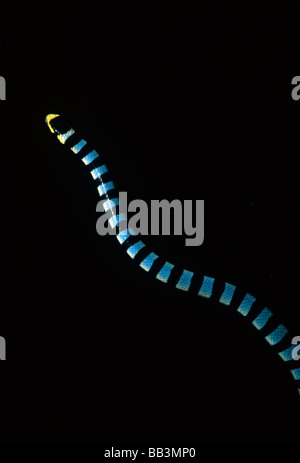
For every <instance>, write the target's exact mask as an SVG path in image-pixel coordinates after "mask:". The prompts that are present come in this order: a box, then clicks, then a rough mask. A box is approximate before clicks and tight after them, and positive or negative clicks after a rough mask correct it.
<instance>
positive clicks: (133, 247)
mask: <svg viewBox="0 0 300 463" xmlns="http://www.w3.org/2000/svg"><path fill="white" fill-rule="evenodd" d="M57 118H60V116H59V115H58V114H48V115H47V116H46V119H45V120H46V125H47V126H48V128H49V129H50V131H51V133H53V134H56V135H57V139H58V140H59V141H60V143H62V144H65V143H66V142H67V141H68V143H67V145H68V146H69V147H70V149H71V151H72V152H73V153H75V154H76V155H77V154H78V155H80V156H82V153H84V156H83V157H81V161H82V162H83V163H84V165H85V166H87V167H88V169H89V170H90V173H91V176H92V178H93V180H94V181H95V182H96V185H97V189H98V192H99V195H100V197H101V199H104V200H105V201H104V204H103V207H104V210H105V211H111V219H110V220H109V224H110V226H111V227H112V228H113V229H115V232H116V233H115V236H116V238H117V240H118V242H119V243H120V245H121V246H122V248H123V249H124V250H125V251H126V252H127V254H128V255H129V256H130V257H131V259H135V260H136V261H138V263H139V266H140V267H141V268H142V269H143V270H145V271H146V272H150V270H151V268H152V270H153V268H156V270H155V274H153V271H152V272H150V274H151V276H152V275H154V277H155V278H156V279H158V280H159V281H161V282H162V283H165V284H174V278H171V276H172V274H174V273H176V272H174V269H175V265H174V264H172V263H170V262H166V261H165V262H163V261H162V262H161V259H160V257H159V256H158V255H157V254H156V253H154V252H153V251H151V250H150V249H148V246H146V245H145V243H144V242H143V241H141V240H140V239H139V237H138V236H137V235H135V234H133V233H132V232H131V230H130V229H128V228H126V229H124V228H123V227H121V226H120V223H121V221H122V220H123V219H124V217H122V215H121V214H119V213H118V212H119V199H118V197H119V194H118V191H117V189H116V187H115V184H114V182H113V180H112V178H111V176H110V172H109V170H108V168H107V166H106V164H104V163H103V156H102V155H99V153H98V152H97V151H96V150H95V149H89V144H88V143H87V142H86V141H85V140H84V139H79V141H78V135H77V134H76V133H75V130H74V129H73V128H72V127H70V126H68V127H70V128H69V129H68V130H66V131H64V132H62V131H61V130H59V129H58V128H57V124H56V121H57V120H58V119H57ZM142 250H143V251H142ZM141 251H142V252H141ZM139 253H141V254H140V255H143V259H142V260H141V259H139ZM158 263H159V269H158V270H157V264H158ZM154 264H155V265H154ZM194 276H195V275H194V273H193V272H191V271H189V270H186V269H184V270H183V271H182V272H181V273H180V276H179V278H178V279H177V281H175V287H176V288H177V289H179V290H181V291H185V292H189V291H190V288H191V284H192V281H193V278H194ZM197 277H199V275H197ZM197 281H198V280H197ZM199 281H201V284H200V286H199V288H198V295H199V296H200V297H202V298H206V299H214V300H215V299H216V296H217V297H218V299H217V300H218V302H219V303H220V304H224V305H225V306H230V307H231V308H232V309H233V310H236V311H237V312H238V313H239V314H241V315H242V316H243V317H248V316H249V314H250V313H251V311H252V310H253V307H254V306H255V305H256V304H257V302H258V301H257V300H256V298H255V297H254V296H252V295H251V294H249V293H248V292H243V294H241V290H240V294H239V297H235V295H236V293H237V292H238V288H237V287H236V286H235V285H233V284H231V283H228V282H225V281H224V282H221V283H219V282H218V285H217V284H216V279H215V278H214V277H212V276H206V275H202V276H200V279H199ZM220 287H221V288H222V289H221V292H220ZM249 318H251V317H249ZM274 318H275V319H276V317H275V315H274V314H273V312H272V311H271V310H270V309H269V308H267V307H263V308H261V310H260V311H259V312H258V313H257V314H256V317H255V318H254V319H253V317H252V321H251V323H252V325H253V326H254V327H255V328H256V329H257V330H259V331H262V332H263V335H264V338H265V340H266V341H267V342H268V343H269V345H270V346H271V348H272V349H273V350H274V351H275V352H276V353H277V354H278V355H279V356H280V358H281V359H282V360H283V361H284V362H285V364H286V365H287V367H288V369H289V371H290V372H291V374H292V376H293V378H294V380H295V381H296V385H297V389H298V392H299V395H300V368H295V361H294V359H293V357H292V351H293V349H294V348H295V345H293V344H292V338H293V336H292V334H291V333H290V332H289V330H288V329H287V328H286V327H285V325H283V324H282V323H278V325H277V324H275V328H274V322H273V321H274Z"/></svg>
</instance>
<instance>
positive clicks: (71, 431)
mask: <svg viewBox="0 0 300 463" xmlns="http://www.w3.org/2000/svg"><path fill="white" fill-rule="evenodd" d="M296 5H297V2H289V3H286V4H285V5H284V6H283V5H281V6H280V8H279V7H276V6H274V5H272V6H271V5H268V6H265V7H264V9H263V8H262V6H261V5H260V6H253V5H252V6H245V5H244V4H243V5H242V6H241V5H238V4H236V5H235V6H234V7H232V8H231V9H228V8H227V7H225V6H224V5H223V6H220V4H217V3H213V4H212V5H211V6H210V8H208V7H206V8H203V7H199V9H197V10H196V9H195V8H189V7H182V8H179V7H176V8H175V7H174V5H170V6H169V7H168V8H167V7H166V6H165V7H164V8H162V7H155V8H154V7H151V6H148V7H145V6H144V7H143V9H142V8H141V7H134V6H133V5H131V6H126V7H124V6H122V7H120V6H119V5H114V7H113V8H110V9H108V8H104V7H102V6H101V4H100V5H99V4H90V3H87V2H85V4H84V6H82V9H81V10H80V11H74V8H73V9H71V10H67V9H66V10H65V11H63V10H59V11H56V10H51V8H49V10H46V9H44V10H40V11H36V10H32V11H30V10H28V9H27V7H26V8H24V7H23V8H24V10H21V11H20V10H19V11H18V21H17V22H16V23H15V27H14V33H12V32H11V31H10V32H9V33H5V31H4V26H5V20H4V19H2V27H3V31H4V33H3V37H0V39H1V40H2V43H1V44H0V52H1V63H0V75H3V76H5V78H6V81H7V101H5V102H1V107H0V110H1V117H3V119H2V126H1V127H2V130H3V133H2V135H1V155H2V161H3V164H2V165H3V169H2V172H3V182H2V185H3V192H2V200H3V201H2V203H3V206H2V208H3V212H4V214H3V217H4V220H3V224H2V231H3V236H4V238H3V240H2V243H3V244H4V246H3V273H5V279H4V280H3V290H2V291H3V299H2V300H3V303H2V304H1V305H2V309H1V319H0V320H1V332H0V334H1V335H3V336H5V338H6V341H7V362H5V364H2V365H1V366H2V368H3V371H2V372H1V377H2V379H1V381H2V384H5V383H8V387H7V389H6V391H4V392H3V395H2V397H3V399H4V400H3V402H4V404H5V406H6V407H5V408H7V412H8V413H7V418H6V419H5V421H4V423H3V431H2V440H3V441H9V442H102V443H104V442H111V443H121V442H123V443H124V442H125V443H126V442H152V441H155V442H160V443H163V442H164V441H167V440H169V441H172V442H183V441H185V442H187V441H190V442H256V441H259V442H269V441H271V442H273V441H274V442H281V441H282V442H289V441H296V440H297V439H299V434H300V429H299V423H297V420H296V415H297V414H299V406H298V401H297V399H298V397H297V390H296V387H295V381H293V379H292V376H291V375H290V373H289V372H288V370H287V369H286V366H285V365H284V363H283V362H282V360H281V359H280V358H279V357H278V356H277V355H276V354H275V353H273V352H272V348H270V346H269V345H268V344H267V343H266V342H265V340H264V339H263V338H262V337H261V336H260V333H258V332H257V331H256V330H255V329H254V328H253V327H252V326H250V324H249V322H248V321H247V320H246V319H244V318H243V317H241V316H240V315H239V314H236V313H233V312H232V311H231V310H230V308H227V307H223V306H219V305H217V304H214V303H213V302H210V301H208V302H205V301H203V300H202V299H200V298H197V297H194V296H192V295H191V296H189V295H187V294H184V293H181V292H180V291H177V290H175V289H174V288H172V287H168V286H165V285H163V284H161V283H160V282H158V281H156V280H154V279H152V280H151V278H149V275H147V274H146V272H144V271H142V270H141V269H139V268H138V267H137V266H136V264H135V263H134V262H133V261H131V260H130V259H129V258H128V256H127V255H126V253H122V252H121V248H120V246H119V245H118V243H117V242H116V241H115V240H114V238H112V237H109V236H107V237H99V236H98V235H97V234H96V230H95V223H96V219H97V217H98V214H97V213H96V210H95V206H96V203H97V201H98V199H99V196H98V194H97V190H96V185H95V183H93V181H92V180H91V177H90V175H89V173H88V170H87V169H85V168H84V167H83V165H82V163H81V162H79V160H78V159H76V155H74V154H73V153H72V152H71V151H70V150H66V148H65V147H64V146H62V145H60V144H59V143H58V142H57V140H56V138H55V137H54V136H53V135H51V134H50V132H49V130H48V129H47V128H46V126H45V123H44V119H45V116H46V115H47V114H48V113H58V114H62V115H64V116H65V117H66V118H67V119H69V120H70V123H71V124H72V126H73V127H74V128H75V129H77V130H79V132H80V133H82V134H83V137H84V138H85V139H87V140H89V141H90V142H92V143H93V144H94V146H95V148H96V149H97V150H98V151H99V152H102V153H103V154H104V155H105V158H106V164H107V165H108V167H109V168H110V170H111V172H113V177H114V180H115V183H116V184H117V185H118V187H119V189H120V190H121V191H127V192H128V195H129V198H141V199H144V200H146V201H150V200H151V199H162V198H165V199H169V200H171V199H175V198H178V199H181V200H184V199H199V198H203V197H204V198H206V199H205V242H204V244H203V245H202V246H200V247H199V248H195V247H190V248H187V247H185V246H184V240H183V238H179V237H159V238H158V237H157V238H153V237H151V239H150V237H149V239H147V238H145V242H147V243H148V242H149V243H151V245H153V248H154V249H156V250H157V251H158V253H159V254H160V255H163V256H165V258H166V259H168V260H169V261H171V262H174V263H175V262H176V263H178V265H180V266H182V267H184V268H188V269H189V270H192V271H198V272H200V273H204V274H207V275H212V276H217V277H220V278H224V280H226V281H230V282H232V283H234V284H236V285H237V286H240V287H242V288H244V289H245V290H247V291H249V292H250V293H251V294H253V295H254V296H255V297H257V298H260V299H261V300H262V301H263V303H264V304H266V306H268V307H270V308H271V310H273V311H274V313H276V315H278V317H279V319H280V321H282V322H283V323H284V324H285V325H286V326H287V327H288V328H289V329H291V331H292V332H293V333H295V334H298V335H299V334H300V333H299V323H298V322H299V308H298V301H297V294H298V281H297V280H298V274H299V271H298V265H297V261H298V259H299V252H298V251H299V247H298V242H297V240H296V234H297V231H298V228H297V227H298V220H297V219H298V217H297V215H298V188H297V187H298V167H297V158H298V144H299V136H298V133H299V128H298V126H299V115H300V113H299V111H300V103H298V102H295V101H293V100H292V98H291V90H292V86H291V80H292V77H293V76H295V75H299V69H300V68H299V50H300V44H299V37H298V18H299V11H298V9H299V8H298V7H297V8H296ZM227 312H232V313H227ZM297 329H298V332H297ZM3 365H4V366H3Z"/></svg>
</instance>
